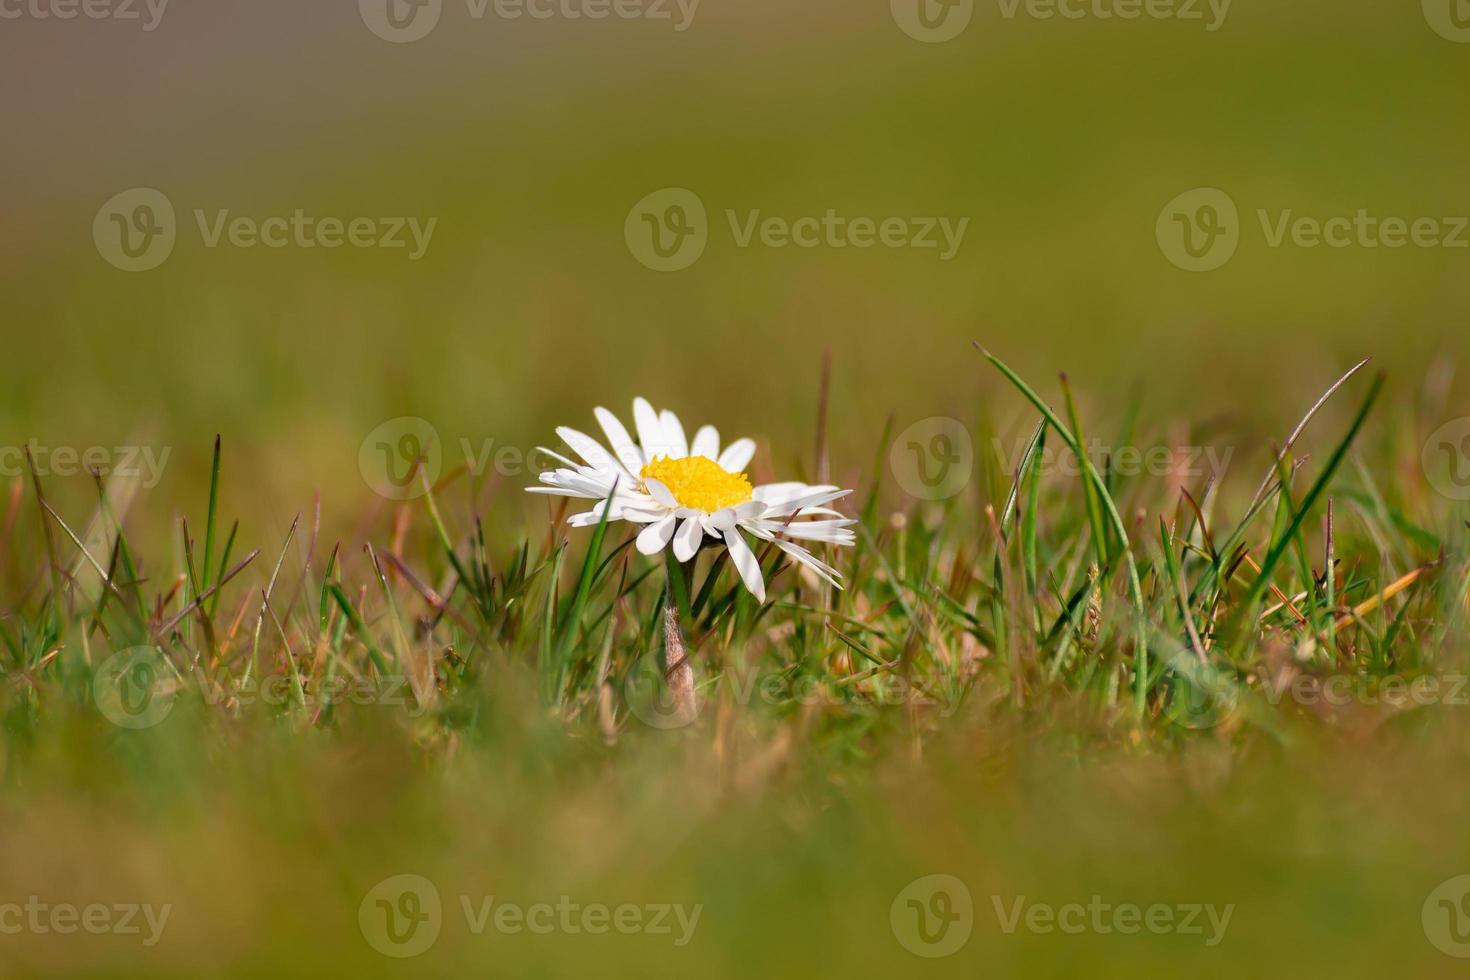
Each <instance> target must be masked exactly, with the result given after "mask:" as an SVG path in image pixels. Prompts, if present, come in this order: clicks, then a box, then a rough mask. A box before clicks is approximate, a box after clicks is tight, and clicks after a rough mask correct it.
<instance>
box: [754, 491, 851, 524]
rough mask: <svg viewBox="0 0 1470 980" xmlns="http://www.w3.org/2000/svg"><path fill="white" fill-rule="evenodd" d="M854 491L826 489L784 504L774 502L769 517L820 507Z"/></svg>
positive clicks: (767, 513) (767, 512)
mask: <svg viewBox="0 0 1470 980" xmlns="http://www.w3.org/2000/svg"><path fill="white" fill-rule="evenodd" d="M850 493H852V491H851V490H824V491H821V492H818V493H811V494H807V495H806V496H805V497H798V498H797V499H795V500H788V501H786V502H785V503H782V504H774V505H772V506H771V508H770V509H769V510H767V511H766V516H767V517H785V516H786V515H787V514H797V513H799V512H801V511H803V510H805V509H806V508H808V507H820V506H822V505H823V504H829V503H831V502H832V501H834V500H839V499H841V498H842V497H846V496H847V495H848V494H850Z"/></svg>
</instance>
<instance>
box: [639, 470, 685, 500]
mask: <svg viewBox="0 0 1470 980" xmlns="http://www.w3.org/2000/svg"><path fill="white" fill-rule="evenodd" d="M643 485H644V486H645V487H647V488H648V495H649V496H650V497H652V498H653V499H654V500H657V501H658V502H659V503H660V504H663V505H664V506H665V507H678V506H679V501H678V498H676V497H675V496H674V495H673V494H672V493H671V492H670V491H669V488H668V487H666V486H664V485H663V484H662V483H660V482H658V481H657V480H655V479H654V478H653V477H651V476H650V477H645V478H644V480H643Z"/></svg>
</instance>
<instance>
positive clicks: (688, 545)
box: [674, 517, 704, 561]
mask: <svg viewBox="0 0 1470 980" xmlns="http://www.w3.org/2000/svg"><path fill="white" fill-rule="evenodd" d="M703 538H704V528H703V527H701V526H700V523H699V518H698V517H686V518H684V523H683V524H680V525H679V530H678V532H677V533H676V534H675V535H674V557H675V558H677V559H679V560H680V561H688V560H689V559H691V558H693V557H694V553H695V552H696V551H698V550H699V542H700V541H701V540H702V539H703Z"/></svg>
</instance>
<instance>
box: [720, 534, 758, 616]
mask: <svg viewBox="0 0 1470 980" xmlns="http://www.w3.org/2000/svg"><path fill="white" fill-rule="evenodd" d="M725 544H726V545H727V546H728V547H729V549H730V560H731V561H733V562H734V563H735V570H736V571H738V572H739V573H740V580H741V581H742V582H744V583H745V587H746V588H747V589H749V590H750V594H751V595H753V596H755V598H756V601H757V602H765V601H766V583H765V580H764V579H762V578H761V563H760V561H759V560H758V559H757V558H756V557H755V552H753V551H751V550H750V545H748V544H746V543H745V538H743V537H741V535H740V531H739V530H738V529H737V528H731V529H730V530H728V531H726V532H725Z"/></svg>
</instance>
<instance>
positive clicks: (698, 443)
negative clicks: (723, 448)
mask: <svg viewBox="0 0 1470 980" xmlns="http://www.w3.org/2000/svg"><path fill="white" fill-rule="evenodd" d="M689 455H691V456H703V457H704V458H705V459H719V458H720V430H718V429H716V428H715V427H714V426H712V425H705V426H701V427H700V429H699V431H698V432H696V433H694V442H693V443H692V444H690V446H689Z"/></svg>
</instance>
